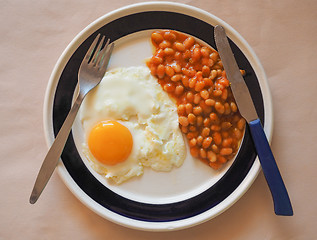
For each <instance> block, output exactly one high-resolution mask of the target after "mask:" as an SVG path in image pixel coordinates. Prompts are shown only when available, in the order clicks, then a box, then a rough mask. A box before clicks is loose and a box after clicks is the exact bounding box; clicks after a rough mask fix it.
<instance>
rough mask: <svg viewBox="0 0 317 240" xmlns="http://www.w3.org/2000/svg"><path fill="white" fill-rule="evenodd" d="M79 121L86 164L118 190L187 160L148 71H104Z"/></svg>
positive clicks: (172, 115) (169, 107)
mask: <svg viewBox="0 0 317 240" xmlns="http://www.w3.org/2000/svg"><path fill="white" fill-rule="evenodd" d="M80 121H81V123H82V127H83V131H84V134H85V142H84V143H83V153H84V155H85V156H86V158H87V159H88V161H89V164H90V165H91V167H92V168H93V169H94V170H95V171H96V172H98V173H99V174H100V175H102V176H104V177H105V178H108V179H112V180H113V181H114V182H115V183H117V184H120V183H122V182H124V181H126V180H128V179H129V178H132V177H135V176H141V175H142V174H143V172H144V167H149V168H151V169H153V170H156V171H171V170H172V169H173V167H180V166H181V165H182V164H183V162H184V159H185V157H186V147H185V143H184V139H183V136H182V133H181V131H180V129H179V123H178V115H177V108H176V104H175V103H174V102H173V101H172V100H171V99H170V98H169V96H168V95H167V93H166V92H164V91H163V90H162V87H161V86H160V85H159V83H158V82H157V79H156V78H154V77H153V76H152V75H151V73H150V70H149V69H148V68H147V67H143V66H140V67H128V68H116V69H113V70H111V71H108V72H107V73H106V74H105V76H104V78H103V79H102V81H101V82H100V84H99V85H98V86H97V87H96V88H95V89H93V90H92V91H91V92H90V93H89V94H88V95H87V96H86V98H85V100H84V101H83V103H82V106H81V108H80Z"/></svg>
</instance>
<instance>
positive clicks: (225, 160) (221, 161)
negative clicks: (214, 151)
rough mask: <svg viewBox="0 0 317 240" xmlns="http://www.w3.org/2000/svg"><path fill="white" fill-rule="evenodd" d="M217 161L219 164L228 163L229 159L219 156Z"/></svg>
mask: <svg viewBox="0 0 317 240" xmlns="http://www.w3.org/2000/svg"><path fill="white" fill-rule="evenodd" d="M217 160H218V162H219V163H222V164H223V163H226V162H227V158H225V157H224V156H221V155H218V156H217Z"/></svg>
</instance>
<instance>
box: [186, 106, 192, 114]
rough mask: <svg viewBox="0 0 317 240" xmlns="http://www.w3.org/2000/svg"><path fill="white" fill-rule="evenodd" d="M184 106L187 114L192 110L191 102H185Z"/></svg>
mask: <svg viewBox="0 0 317 240" xmlns="http://www.w3.org/2000/svg"><path fill="white" fill-rule="evenodd" d="M185 108H186V113H187V115H188V114H190V113H192V112H193V105H192V104H190V103H187V104H186V105H185Z"/></svg>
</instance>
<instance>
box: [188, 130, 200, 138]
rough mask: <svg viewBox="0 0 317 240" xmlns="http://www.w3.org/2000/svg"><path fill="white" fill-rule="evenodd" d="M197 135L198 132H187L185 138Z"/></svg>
mask: <svg viewBox="0 0 317 240" xmlns="http://www.w3.org/2000/svg"><path fill="white" fill-rule="evenodd" d="M197 136H198V132H193V131H192V132H189V133H187V135H186V137H187V139H192V138H197Z"/></svg>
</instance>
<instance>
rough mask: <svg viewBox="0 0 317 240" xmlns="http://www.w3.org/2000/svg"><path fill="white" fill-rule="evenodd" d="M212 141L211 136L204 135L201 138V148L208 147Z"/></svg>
mask: <svg viewBox="0 0 317 240" xmlns="http://www.w3.org/2000/svg"><path fill="white" fill-rule="evenodd" d="M211 142H212V138H211V137H206V138H205V139H204V140H203V144H202V145H203V148H208V147H209V146H210V144H211Z"/></svg>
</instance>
